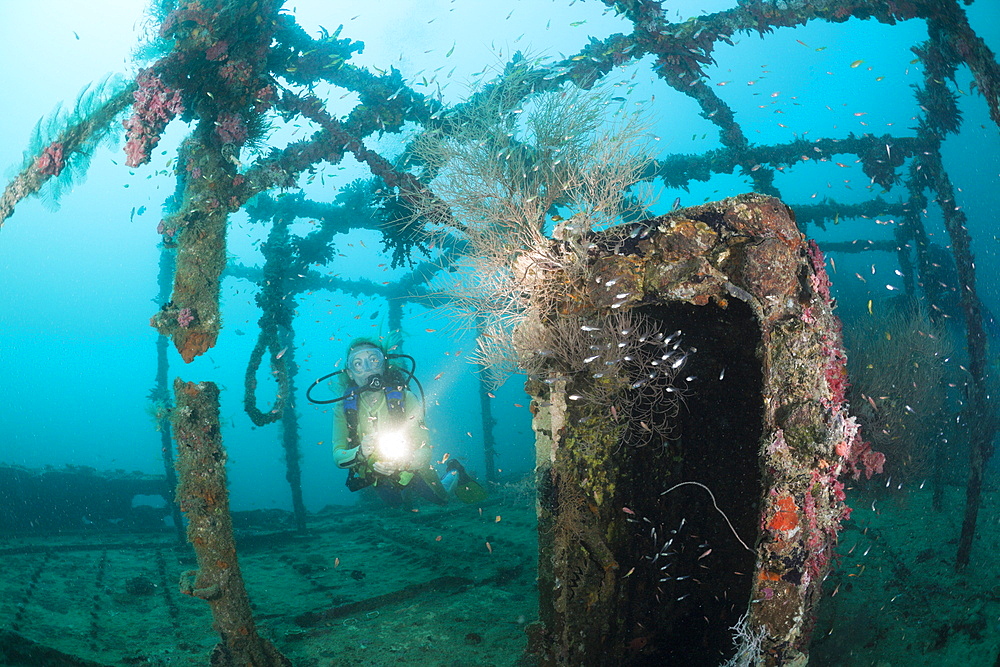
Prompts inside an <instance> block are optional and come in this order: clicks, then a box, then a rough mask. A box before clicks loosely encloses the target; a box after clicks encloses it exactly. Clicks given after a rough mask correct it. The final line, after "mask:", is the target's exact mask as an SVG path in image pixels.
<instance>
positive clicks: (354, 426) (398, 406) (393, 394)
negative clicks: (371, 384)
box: [344, 368, 406, 491]
mask: <svg viewBox="0 0 1000 667" xmlns="http://www.w3.org/2000/svg"><path fill="white" fill-rule="evenodd" d="M368 391H379V390H378V389H368V390H364V389H362V388H361V387H358V386H354V387H351V389H350V391H349V393H348V395H347V398H345V399H344V420H345V421H346V423H347V443H348V447H357V446H358V445H360V444H361V436H360V434H359V433H358V426H359V420H360V417H359V412H358V399H359V398H360V397H361V394H363V393H367V392H368ZM381 391H382V392H383V394H384V395H385V404H386V407H387V409H388V412H389V420H390V422H391V423H394V424H399V423H402V422H403V420H404V419H405V418H406V384H405V383H404V380H403V374H402V373H400V372H399V371H398V370H396V369H392V368H390V369H389V370H388V372H387V373H386V377H385V386H384V387H383V388H382V389H381ZM382 427H383V425H380V426H379V428H382ZM377 479H378V478H377V477H376V476H375V475H374V474H373V471H372V470H371V468H370V466H369V465H368V462H367V461H364V462H362V463H361V465H356V466H352V467H351V468H350V469H349V470H348V473H347V488H349V489H350V490H351V491H358V490H360V489H363V488H365V487H366V486H370V485H372V484H374V483H375V482H376V480H377ZM396 481H398V480H396Z"/></svg>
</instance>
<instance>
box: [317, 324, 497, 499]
mask: <svg viewBox="0 0 1000 667" xmlns="http://www.w3.org/2000/svg"><path fill="white" fill-rule="evenodd" d="M401 358H402V359H407V360H409V362H410V366H411V367H410V369H409V370H406V369H404V368H402V367H399V366H396V365H394V364H390V363H389V360H390V359H392V360H394V359H401ZM414 366H415V362H414V360H413V358H412V357H410V356H408V355H402V354H392V355H390V354H386V352H385V351H384V350H383V349H382V347H381V346H380V345H379V344H378V343H376V342H375V341H373V340H371V339H368V338H358V339H355V340H354V341H352V342H351V344H350V345H349V346H348V349H347V366H346V368H344V369H343V370H342V371H337V372H335V373H331V374H330V375H327V376H324V377H322V378H320V379H319V380H316V381H315V382H314V383H313V387H315V386H316V385H317V384H319V383H320V382H322V381H323V380H325V379H327V378H328V377H331V376H333V375H337V374H339V373H343V374H344V376H345V381H344V383H343V390H344V391H343V395H342V396H340V397H339V398H335V399H333V400H330V401H317V400H315V399H313V398H312V397H310V396H309V393H308V392H307V394H306V395H307V397H308V398H309V400H310V401H311V402H313V403H336V402H341V403H343V409H342V410H336V411H334V431H333V443H334V445H333V447H334V448H333V456H334V460H335V461H336V463H337V465H338V466H339V467H340V468H346V469H347V471H348V473H347V488H349V489H350V490H351V491H359V490H361V489H363V488H366V487H369V486H371V487H374V489H375V492H376V493H377V494H378V496H379V497H380V498H381V499H382V501H383V502H384V503H386V504H387V505H389V506H392V507H397V506H400V505H402V504H403V500H404V495H403V494H404V491H405V492H407V493H408V494H413V495H416V496H419V497H422V498H424V499H426V500H429V501H431V502H433V503H436V504H439V505H443V504H445V503H446V502H447V501H448V492H449V491H454V492H455V495H456V496H457V497H458V498H459V499H460V500H462V501H463V502H467V503H475V502H481V501H482V500H483V499H485V497H486V492H485V491H484V490H483V488H482V487H481V486H480V485H479V484H478V483H476V482H475V480H473V479H472V478H471V477H470V476H469V475H468V474H467V473H466V472H465V470H464V468H463V467H462V465H461V464H460V463H458V461H455V460H454V459H452V460H450V461H448V469H447V471H446V473H445V475H444V478H443V479H440V478H439V477H438V474H437V472H436V471H435V470H434V468H433V467H432V466H431V458H432V456H431V447H430V445H429V443H428V438H427V434H428V431H427V427H426V426H425V425H424V406H423V400H422V398H417V396H416V395H415V394H414V393H413V392H412V391H411V390H410V388H409V384H410V382H411V381H412V382H413V383H414V384H416V385H417V387H418V388H420V391H421V396H422V395H423V389H422V388H421V387H420V382H419V381H418V380H417V379H416V378H415V377H414V372H413V371H414ZM313 387H310V390H311V389H312V388H313Z"/></svg>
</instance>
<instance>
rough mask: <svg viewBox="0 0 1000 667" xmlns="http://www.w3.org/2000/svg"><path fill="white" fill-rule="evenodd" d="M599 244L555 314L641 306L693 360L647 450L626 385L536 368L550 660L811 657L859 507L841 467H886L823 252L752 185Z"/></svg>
mask: <svg viewBox="0 0 1000 667" xmlns="http://www.w3.org/2000/svg"><path fill="white" fill-rule="evenodd" d="M592 240H593V243H592V244H591V245H590V250H591V256H590V258H589V260H588V261H590V262H591V263H592V266H591V267H590V270H589V273H588V275H589V276H592V277H593V279H591V280H588V281H587V282H588V284H589V285H590V287H589V288H585V291H586V292H588V293H586V294H584V295H579V294H578V295H577V297H576V298H575V299H574V303H573V305H572V310H571V311H570V310H566V309H564V311H563V312H561V313H556V314H554V316H555V317H564V316H567V315H569V314H571V315H572V316H573V317H581V316H583V317H586V318H589V319H587V321H590V322H600V321H602V318H603V319H604V320H608V318H611V317H612V315H613V314H614V313H616V312H618V313H621V312H632V313H643V314H644V317H645V320H644V321H646V322H653V323H654V324H655V327H656V328H660V329H661V331H665V332H666V333H670V330H671V329H674V328H676V329H677V330H679V331H681V332H682V333H681V334H679V338H678V339H679V340H683V341H684V346H683V347H680V348H678V349H679V350H681V351H683V352H684V358H683V359H680V358H679V357H674V356H671V357H665V358H666V359H667V363H677V364H678V365H680V364H685V366H684V370H683V373H682V374H683V376H684V377H683V378H681V377H680V376H678V378H676V380H675V382H676V384H677V386H676V391H677V392H678V393H681V394H683V397H684V398H683V406H682V407H681V409H680V410H679V411H678V413H677V415H676V417H675V418H674V420H675V422H676V424H675V426H676V428H675V429H674V430H673V431H671V432H670V433H669V435H668V436H667V437H665V438H664V440H663V442H662V443H660V444H655V445H649V444H648V443H644V444H643V446H635V445H636V442H635V441H632V440H630V437H631V436H629V435H628V434H629V433H630V430H629V425H623V423H622V422H623V415H624V419H625V420H627V419H628V418H629V415H631V414H634V412H630V410H631V409H632V407H630V406H629V405H628V404H627V399H628V397H629V396H630V394H629V393H628V392H627V391H626V392H623V393H620V394H618V395H616V396H617V398H613V399H611V403H612V404H611V405H596V404H594V403H593V402H588V401H586V400H585V399H586V397H585V396H583V400H579V399H580V398H581V395H582V394H584V393H585V392H586V387H587V386H589V385H588V384H587V382H593V380H589V379H584V378H580V377H574V376H570V377H565V376H562V377H559V376H554V377H550V378H548V381H545V380H546V378H536V379H533V380H531V381H529V383H528V389H529V391H530V392H531V393H532V394H533V397H534V399H535V400H534V402H533V405H532V408H533V411H534V413H535V429H536V433H537V435H538V442H539V457H538V469H537V473H538V476H539V519H540V520H539V549H540V566H539V573H540V587H541V615H540V616H541V623H540V626H539V627H538V628H536V629H535V630H536V631H535V632H534V634H533V641H532V650H534V651H536V652H537V653H539V654H540V655H542V656H543V658H544V662H546V663H547V664H580V661H581V660H582V661H584V662H586V664H609V665H610V664H623V663H625V664H653V662H650V661H656V660H667V661H669V662H670V664H686V665H699V664H705V665H717V664H721V663H722V662H725V661H726V660H729V659H732V658H733V657H734V655H737V654H739V655H740V656H741V657H743V656H752V662H753V661H760V662H761V664H772V665H777V664H795V663H804V661H805V660H806V659H807V656H806V651H807V649H808V639H809V633H810V630H811V627H812V619H813V606H814V605H815V603H816V602H817V600H818V599H819V595H820V586H821V584H822V581H823V578H824V575H825V573H826V571H827V570H828V568H829V567H830V562H831V555H832V551H833V548H834V546H835V545H836V541H837V534H838V531H839V528H840V521H841V520H842V519H843V518H845V517H846V516H847V515H848V513H849V510H848V508H847V507H846V506H845V505H844V492H843V484H842V483H841V482H840V481H839V479H838V478H839V476H840V475H841V473H842V472H843V471H844V470H845V468H846V469H847V470H848V472H851V473H854V472H855V471H857V470H858V469H859V468H858V466H859V465H864V466H868V465H869V463H871V464H873V465H874V464H877V463H879V461H878V456H877V455H876V454H875V453H871V452H866V451H864V450H865V447H864V445H863V444H862V443H861V442H860V438H859V437H858V429H857V426H856V424H855V422H854V420H853V419H852V418H851V417H850V416H849V415H848V414H847V407H846V405H845V404H844V389H845V383H846V371H845V357H844V352H843V345H842V341H841V332H840V323H839V321H838V320H837V318H836V317H835V315H834V314H833V303H832V301H831V299H830V293H829V280H828V278H827V275H826V272H825V269H824V265H823V257H822V254H821V253H820V252H819V250H818V249H817V248H816V246H815V245H814V244H812V243H810V242H808V241H806V240H805V238H804V237H803V236H802V235H801V234H800V233H799V231H798V229H797V228H796V225H795V221H794V217H793V215H792V212H791V211H790V210H789V209H788V207H786V206H785V205H784V204H783V203H782V202H780V201H779V200H777V199H774V198H771V197H766V196H762V195H756V194H748V195H743V196H740V197H735V198H731V199H726V200H723V201H720V202H714V203H710V204H705V205H703V206H697V207H692V208H688V209H682V210H679V211H676V212H673V213H671V214H669V215H667V216H663V217H661V218H656V219H653V220H650V221H646V222H645V223H640V224H639V225H638V226H636V225H628V226H623V227H619V228H614V229H611V230H608V231H606V232H602V233H601V234H599V235H597V236H596V237H595V238H593V239H592ZM609 283H610V284H611V285H613V288H612V289H608V288H607V287H606V286H607V285H608V284H609ZM543 326H545V325H543ZM623 333H624V332H623ZM675 359H676V360H677V361H674V360H675ZM598 375H600V374H599V373H598ZM640 381H641V379H640ZM574 396H576V397H577V399H576V400H574ZM567 399H569V400H567ZM664 405H669V404H668V403H664ZM632 426H634V425H632ZM640 433H641V432H640ZM682 482H697V484H685V485H680V484H679V483H682ZM702 485H704V486H702ZM723 514H725V515H726V516H725V517H723V516H722V515H723ZM727 523H728V524H729V525H727ZM693 582H694V583H693ZM713 605H714V606H713ZM705 609H712V610H714V611H713V612H710V613H707V614H704V620H702V616H703V612H704V610H705ZM696 617H697V619H696ZM695 620H697V621H698V622H699V623H700V624H701V626H708V627H707V628H706V629H698V628H697V627H696V625H695V624H694V621H695ZM713 626H714V627H713ZM734 626H738V629H734ZM595 656H598V657H595ZM752 662H751V664H752Z"/></svg>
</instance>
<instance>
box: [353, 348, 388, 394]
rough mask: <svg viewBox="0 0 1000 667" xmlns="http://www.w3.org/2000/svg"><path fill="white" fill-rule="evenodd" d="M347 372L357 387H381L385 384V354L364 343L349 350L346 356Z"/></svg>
mask: <svg viewBox="0 0 1000 667" xmlns="http://www.w3.org/2000/svg"><path fill="white" fill-rule="evenodd" d="M345 370H347V374H348V375H349V376H350V377H351V379H352V380H353V381H354V383H355V384H356V385H358V386H359V387H366V388H368V389H381V388H382V387H383V385H384V384H385V380H384V378H383V376H382V374H383V373H385V354H383V352H382V350H380V349H378V348H377V347H372V346H369V345H365V346H363V347H359V348H357V349H355V350H352V351H351V355H350V356H349V357H348V358H347V368H346V369H345Z"/></svg>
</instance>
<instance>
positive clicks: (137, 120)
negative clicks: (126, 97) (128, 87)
mask: <svg viewBox="0 0 1000 667" xmlns="http://www.w3.org/2000/svg"><path fill="white" fill-rule="evenodd" d="M136 83H138V84H139V89H138V90H136V91H135V92H134V93H133V94H132V97H133V98H134V99H135V103H134V104H133V105H132V116H131V117H129V118H128V119H127V120H125V122H123V123H122V124H123V125H124V126H125V129H126V130H127V131H128V142H127V143H126V144H125V154H126V155H127V156H128V159H126V160H125V164H127V165H128V166H130V167H138V166H139V165H140V164H145V163H147V162H149V156H150V153H151V152H152V150H153V147H154V146H156V144H157V143H158V142H159V141H160V134H161V133H162V132H163V128H165V127H166V126H167V123H169V122H170V121H171V120H173V118H174V117H175V116H176V115H177V114H179V113H182V112H183V111H184V102H183V101H182V100H181V94H180V92H179V91H176V90H173V89H172V88H169V87H168V86H167V85H166V84H165V83H163V80H162V79H160V77H158V76H157V75H156V74H155V73H153V71H152V70H146V71H144V72H143V73H142V74H140V75H139V77H138V78H137V79H136Z"/></svg>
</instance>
